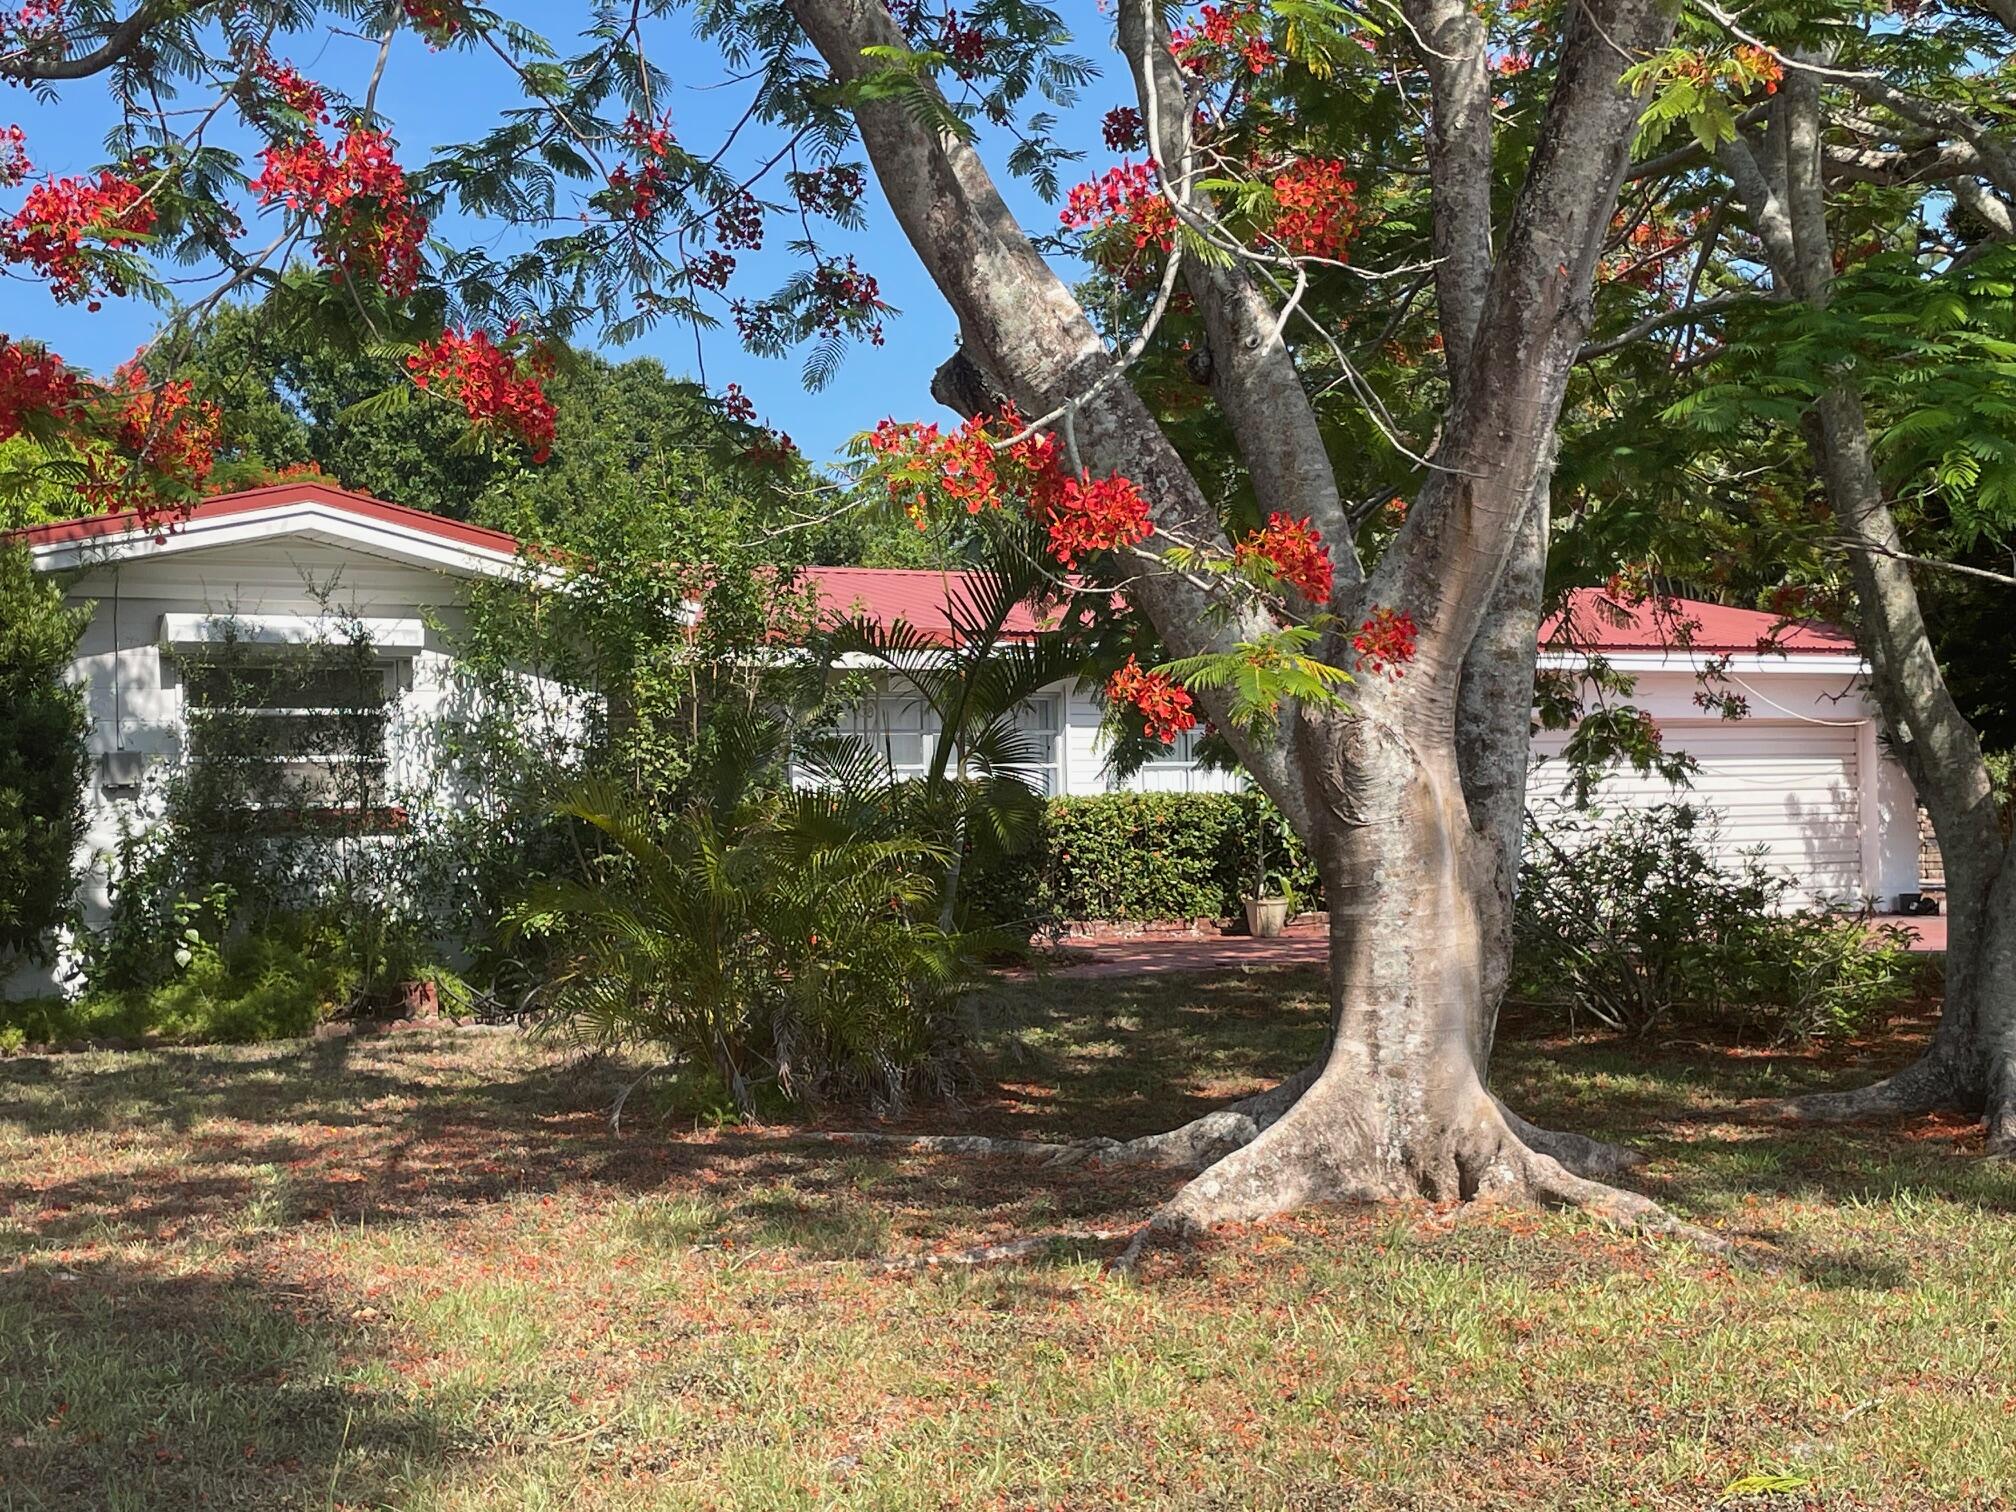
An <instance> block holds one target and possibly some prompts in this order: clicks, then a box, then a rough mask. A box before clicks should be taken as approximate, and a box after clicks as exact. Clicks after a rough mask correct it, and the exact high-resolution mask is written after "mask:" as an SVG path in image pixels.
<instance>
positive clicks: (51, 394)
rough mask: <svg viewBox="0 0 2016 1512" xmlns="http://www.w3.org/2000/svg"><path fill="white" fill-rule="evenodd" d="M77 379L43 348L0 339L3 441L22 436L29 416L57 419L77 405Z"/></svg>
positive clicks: (0, 401) (0, 436)
mask: <svg viewBox="0 0 2016 1512" xmlns="http://www.w3.org/2000/svg"><path fill="white" fill-rule="evenodd" d="M78 391H79V384H78V382H77V376H76V375H75V374H74V373H72V372H71V371H70V370H69V369H68V368H67V367H65V366H64V365H63V359H62V358H61V357H58V356H57V355H56V354H55V353H54V352H50V351H47V350H45V349H44V348H42V347H24V346H22V345H20V344H19V343H18V342H13V341H9V340H7V338H6V337H4V336H0V441H8V440H11V439H13V438H14V437H15V436H18V435H20V434H21V432H22V430H23V429H25V428H26V425H27V421H28V417H29V416H30V415H54V414H58V413H60V412H62V411H64V410H67V409H69V408H70V407H71V405H73V404H75V403H76V402H77V397H78Z"/></svg>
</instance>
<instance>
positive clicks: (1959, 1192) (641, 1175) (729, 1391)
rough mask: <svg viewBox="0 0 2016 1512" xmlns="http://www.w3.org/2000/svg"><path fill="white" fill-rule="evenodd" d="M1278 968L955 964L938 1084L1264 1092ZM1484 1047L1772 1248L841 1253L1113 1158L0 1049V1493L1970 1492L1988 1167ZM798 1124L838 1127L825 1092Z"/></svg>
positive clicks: (1238, 1495)
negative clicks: (967, 1060) (985, 987)
mask: <svg viewBox="0 0 2016 1512" xmlns="http://www.w3.org/2000/svg"><path fill="white" fill-rule="evenodd" d="M1314 986H1315V984H1314V982H1313V981H1312V980H1311V979H1309V978H1307V977H1304V976H1298V975H1294V974H1278V973H1277V974H1270V973H1254V974H1250V975H1231V976H1226V977H1222V978H1218V979H1215V980H1208V981H1206V980H1184V979H1173V980H1172V979H1168V978H1164V979H1159V980H1154V981H1150V982H1114V981H1100V982H1077V981H1072V980H1070V979H1065V978H1059V979H1055V980H1051V981H1047V982H1022V983H1017V984H1014V985H1010V986H1004V987H1002V988H1000V989H998V990H996V991H994V992H993V993H991V994H990V995H989V996H988V998H987V999H986V1001H984V1002H983V1003H981V1004H979V1005H978V1009H979V1013H978V1017H979V1021H980V1022H981V1023H982V1025H983V1026H984V1032H985V1043H984V1050H983V1053H982V1055H981V1057H980V1059H979V1063H978V1065H977V1066H976V1076H975V1081H974V1084H973V1086H972V1088H971V1089H970V1091H969V1093H968V1095H967V1097H966V1099H965V1105H964V1107H963V1108H962V1109H960V1110H956V1111H951V1112H948V1111H947V1110H943V1109H919V1110H916V1111H915V1113H914V1114H913V1116H912V1118H911V1119H910V1120H909V1122H908V1124H907V1125H906V1126H907V1127H914V1128H926V1127H956V1128H959V1129H963V1130H971V1131H984V1132H995V1133H1004V1134H1016V1135H1020V1136H1025V1137H1056V1136H1069V1135H1074V1134H1088V1133H1107V1134H1120V1135H1125V1134H1129V1133H1137V1132H1141V1131H1143V1130H1145V1129H1152V1128H1156V1127H1161V1126H1164V1125H1166V1124H1169V1123H1172V1122H1175V1121H1177V1120H1179V1119H1181V1118H1184V1117H1187V1116H1191V1115H1192V1114H1194V1113H1196V1112H1199V1111H1202V1110H1203V1109H1205V1108H1208V1107H1209V1106H1211V1105H1212V1104H1213V1103H1214V1102H1215V1101H1217V1100H1219V1099H1221V1098H1223V1097H1225V1096H1227V1095H1231V1094H1236V1093H1237V1092H1239V1091H1242V1090H1247V1089H1250V1088H1252V1087H1254V1086H1257V1085H1259V1084H1261V1083H1263V1082H1264V1081H1265V1080H1266V1079H1268V1078H1269V1077H1272V1076H1275V1075H1278V1074H1280V1073H1282V1072H1283V1071H1286V1070H1289V1069H1292V1068H1293V1067H1294V1066H1295V1065H1296V1064H1297V1063H1298V1062H1299V1060H1300V1059H1301V1058H1302V1057H1304V1056H1306V1055H1307V1054H1308V1053H1309V1052H1310V1050H1311V1047H1312V1046H1313V1045H1314V1044H1315V1043H1316V1042H1317V1041H1318V1040H1319V1039H1320V1036H1321V1032H1322V1020H1323V1012H1322V1007H1321V1003H1320V1001H1319V1000H1318V998H1317V997H1316V995H1315V993H1314V991H1313V990H1312V989H1313V988H1314ZM1908 1048H1909V1046H1908V1043H1907V1042H1906V1040H1905V1038H1904V1037H1902V1036H1896V1037H1892V1038H1891V1039H1889V1040H1886V1041H1881V1042H1876V1043H1871V1044H1868V1045H1864V1046H1859V1047H1855V1048H1854V1049H1853V1050H1852V1051H1851V1052H1848V1056H1847V1058H1848V1059H1851V1060H1852V1061H1854V1062H1855V1065H1854V1067H1853V1068H1844V1067H1841V1066H1838V1065H1837V1066H1834V1067H1830V1066H1828V1065H1827V1064H1826V1063H1825V1062H1824V1061H1823V1060H1821V1059H1819V1058H1816V1057H1813V1056H1806V1055H1787V1054H1769V1053H1761V1052H1759V1051H1757V1050H1755V1049H1750V1050H1744V1051H1742V1052H1740V1053H1731V1052H1728V1051H1726V1050H1723V1049H1721V1048H1718V1047H1716V1046H1713V1045H1701V1044H1686V1045H1667V1046H1663V1047H1662V1046H1659V1045H1650V1046H1630V1045H1618V1044H1616V1043H1612V1042H1604V1041H1597V1040H1591V1039H1586V1038H1574V1037H1568V1036H1558V1035H1557V1036H1552V1037H1542V1036H1541V1035H1540V1034H1539V1033H1538V1032H1537V1031H1536V1030H1535V1028H1534V1026H1531V1025H1524V1024H1521V1023H1519V1022H1518V1021H1517V1020H1516V1019H1515V1020H1514V1021H1513V1022H1512V1023H1510V1024H1509V1025H1508V1026H1507V1029H1506V1033H1505V1039H1504V1042H1503V1049H1502V1052H1501V1059H1502V1065H1501V1067H1500V1068H1499V1074H1498V1082H1499V1087H1500V1090H1501V1091H1502V1092H1503V1093H1504V1094H1505V1095H1506V1096H1507V1097H1508V1098H1510V1099H1511V1100H1512V1101H1514V1102H1515V1103H1517V1104H1518V1105H1519V1106H1521V1107H1522V1108H1524V1109H1525V1110H1527V1111H1528V1112H1529V1113H1531V1114H1533V1115H1534V1116H1535V1117H1537V1118H1540V1119H1542V1120H1543V1121H1552V1122H1555V1123H1557V1124H1560V1125H1562V1126H1567V1127H1576V1128H1582V1129H1585V1130H1588V1131H1590V1132H1596V1133H1600V1134H1604V1135H1606V1136H1609V1137H1614V1138H1622V1139H1626V1140H1628V1141H1630V1142H1632V1143H1634V1144H1636V1145H1638V1146H1639V1147H1641V1148H1643V1149H1645V1150H1646V1151H1647V1152H1648V1153H1649V1154H1650V1155H1651V1157H1652V1160H1651V1163H1650V1165H1649V1166H1648V1167H1647V1168H1646V1169H1645V1170H1644V1171H1643V1172H1642V1173H1641V1178H1640V1179H1641V1182H1642V1185H1643V1186H1644V1187H1645V1189H1646V1190H1648V1191H1651V1192H1653V1193H1654V1194H1655V1195H1657V1196H1658V1197H1659V1198H1660V1199H1661V1200H1662V1201H1665V1202H1667V1203H1669V1204H1671V1205H1672V1206H1674V1207H1675V1208H1677V1209H1680V1210H1682V1211H1683V1212H1685V1213H1687V1214H1688V1215H1689V1216H1691V1217H1694V1218H1696V1219H1697V1220H1700V1221H1705V1222H1707V1223H1710V1224H1713V1225H1716V1226H1718V1227H1721V1228H1722V1229H1724V1230H1725V1231H1727V1232H1730V1233H1732V1234H1734V1235H1736V1236H1737V1237H1738V1238H1739V1239H1740V1240H1741V1241H1742V1242H1743V1244H1744V1245H1745V1247H1746V1248H1748V1249H1749V1250H1751V1251H1752V1252H1753V1253H1755V1254H1757V1255H1758V1256H1760V1257H1762V1258H1764V1259H1765V1260H1766V1261H1767V1262H1768V1264H1767V1265H1766V1266H1763V1267H1760V1268H1756V1269H1732V1268H1730V1267H1729V1266H1727V1265H1725V1264H1722V1263H1719V1262H1716V1261H1714V1260H1711V1259H1708V1258H1706V1257H1704V1256H1702V1255H1700V1254H1698V1253H1696V1252H1693V1251H1690V1250H1686V1249H1678V1248H1673V1247H1669V1246H1663V1245H1652V1244H1646V1243H1641V1242H1638V1241H1635V1240H1630V1239H1625V1238H1620V1237H1618V1236H1615V1235H1611V1234H1607V1233H1604V1232H1602V1231H1599V1230H1597V1229H1594V1228H1592V1227H1591V1226H1590V1225H1588V1224H1587V1223H1586V1222H1584V1221H1582V1220H1580V1219H1576V1218H1572V1217H1566V1216H1543V1215H1536V1214H1530V1213H1519V1212H1507V1213H1498V1214H1492V1215H1479V1214H1474V1213H1456V1212H1444V1213H1437V1212H1432V1211H1429V1210H1426V1209H1419V1208H1405V1209H1403V1208H1396V1209H1357V1210H1350V1209H1328V1210H1318V1211H1313V1212H1309V1213H1305V1214H1302V1215H1299V1216H1298V1217H1296V1218H1294V1219H1292V1220H1288V1221H1284V1222H1280V1223H1275V1224H1268V1225H1260V1226H1256V1227H1253V1228H1249V1229H1245V1230H1241V1231H1237V1232H1233V1233H1228V1234H1225V1235H1223V1236H1221V1237H1220V1238H1218V1239H1217V1240H1215V1241H1213V1242H1212V1243H1211V1244H1209V1245H1207V1246H1205V1247H1204V1248H1202V1249H1201V1250H1199V1251H1197V1252H1195V1253H1193V1254H1191V1255H1188V1256H1183V1257H1177V1256H1169V1257H1162V1258H1160V1259H1158V1261H1157V1263H1156V1266H1155V1269H1154V1270H1153V1271H1152V1273H1151V1274H1150V1275H1149V1276H1148V1278H1147V1279H1146V1280H1145V1282H1143V1283H1142V1284H1125V1283H1121V1282H1118V1281H1115V1280H1113V1279H1111V1278H1109V1277H1107V1276H1106V1275H1104V1274H1103V1273H1102V1271H1101V1269H1100V1262H1101V1261H1102V1259H1103V1258H1105V1254H1106V1253H1107V1251H1106V1250H1104V1249H1101V1248H1099V1247H1098V1246H1087V1245H1084V1244H1081V1243H1076V1242H1069V1241H1067V1242H1063V1243H1060V1244H1059V1245H1058V1246H1056V1248H1055V1249H1054V1250H1053V1251H1052V1252H1051V1254H1050V1255H1048V1256H1047V1257H1044V1258H1040V1259H1038V1260H1036V1261H1034V1262H1032V1263H1030V1264H1026V1265H1022V1266H1017V1267H1013V1268H1003V1269H994V1270H978V1271H975V1270H958V1271H952V1272H930V1273H924V1274H896V1273H891V1272H889V1271H887V1270H884V1269H881V1268H878V1267H877V1266H875V1265H874V1264H873V1263H872V1257H875V1256H878V1255H882V1254H887V1253H903V1252H916V1251H919V1250H944V1249H951V1248H956V1247H960V1246H964V1245H969V1244H973V1243H976V1242H980V1241H983V1240H992V1239H998V1238H1003V1237H1008V1236H1011V1235H1018V1234H1023V1233H1030V1232H1046V1231H1051V1230H1055V1231H1059V1232H1063V1231H1069V1230H1076V1229H1085V1228H1110V1227H1124V1226H1125V1225H1126V1224H1128V1223H1129V1222H1130V1221H1132V1220H1134V1219H1137V1218H1139V1217H1140V1216H1141V1215H1142V1214H1143V1213H1145V1212H1146V1211H1147V1210H1148V1209H1149V1208H1150V1207H1151V1206H1152V1205H1153V1203H1154V1202H1155V1200H1156V1199H1157V1198H1158V1197H1159V1196H1161V1195H1163V1194H1164V1193H1165V1192H1166V1191H1167V1190H1169V1189H1170V1185H1171V1181H1172V1178H1170V1177H1168V1176H1166V1175H1164V1174H1161V1173H1146V1174H1144V1173H1112V1172H1102V1171H1099V1170H1097V1169H1075V1170H1067V1171H1056V1170H1049V1169H1043V1168H1039V1167H1035V1166H1031V1165H1025V1164H1021V1163H1018V1162H1013V1161H998V1160H991V1161H990V1160H974V1159H950V1158H936V1157H928V1158H927V1157H923V1156H913V1155H908V1154H903V1153H895V1152H888V1151H885V1150H882V1149H877V1148H864V1147H862V1146H858V1145H857V1146H852V1147H850V1146H847V1145H843V1144H836V1143H832V1142H830V1141H823V1140H815V1139H809V1138H806V1137H804V1135H803V1133H802V1131H800V1130H798V1129H795V1128H790V1127H769V1128H762V1129H755V1130H732V1129H731V1130H717V1129H714V1128H712V1127H711V1126H709V1125H707V1124H706V1123H705V1121H704V1120H696V1117H695V1115H694V1112H693V1110H691V1109H690V1108H682V1107H680V1106H678V1105H676V1104H668V1103H666V1102H664V1101H660V1102H658V1103H656V1104H651V1103H649V1102H648V1101H647V1100H646V1095H645V1094H643V1093H640V1094H639V1097H638V1099H636V1100H633V1103H632V1108H631V1118H630V1119H628V1120H626V1129H625V1133H624V1135H623V1137H622V1138H620V1139H618V1138H616V1137H614V1136H612V1135H611V1133H610V1132H609V1130H608V1128H607V1125H606V1121H605V1120H604V1119H603V1118H602V1117H601V1115H600V1110H601V1109H602V1108H603V1107H605V1106H606V1104H607V1102H608V1100H609V1098H610V1097H611V1096H612V1095H613V1092H614V1090H615V1089H616V1088H617V1087H618V1086H620V1085H622V1083H623V1082H624V1081H625V1080H626V1079H627V1077H628V1075H629V1074H632V1073H631V1068H627V1067H624V1066H620V1065H612V1064H608V1063H602V1064H597V1065H591V1066H586V1067H582V1066H575V1065H572V1064H570V1063H569V1062H568V1060H567V1059H566V1058H565V1057H564V1056H562V1055H560V1054H558V1053H557V1052H554V1051H552V1050H549V1049H546V1048H544V1047H541V1046H538V1045H534V1044H528V1043H526V1042H524V1041H522V1040H519V1039H517V1038H514V1037H510V1036H502V1035H488V1034H452V1033H442V1034H430V1035H396V1036H388V1037H384V1038H376V1039H359V1040H350V1041H334V1042H323V1043H314V1044H292V1045H285V1046H267V1047H259V1048H252V1049H233V1050H215V1051H173V1052H159V1053H145V1054H140V1053H134V1054H122V1055H112V1054H105V1055H89V1056H77V1057H70V1058H64V1059H29V1060H15V1061H9V1062H0V1508H16V1507H20V1508H28V1507H45V1506H47V1507H78V1508H87V1507H88V1508H100V1507H105V1508H128V1507H130V1508H149V1509H152V1508H161V1507H187V1506H197V1505H204V1506H212V1507H244V1508H266V1507H295V1506H298V1507H329V1506H339V1507H359V1508H367V1507H368V1508H376V1507H398V1508H421V1509H433V1508H441V1509H447V1508H469V1509H475V1508H483V1509H505V1508H510V1509H518V1508H539V1507H552V1508H562V1507H565V1508H570V1509H573V1508H591V1509H602V1508H654V1509H655V1508H688V1507H691V1508H703V1507H723V1508H745V1507H746V1508H773V1507H774V1508H799V1507H804V1508H818V1507H838V1506H845V1507H849V1508H854V1507H862V1508H891V1509H895V1508H936V1507H943V1506H1004V1507H1029V1506H1035V1507H1072V1508H1105V1507H1111V1506H1116V1505H1121V1504H1122V1503H1123V1501H1124V1503H1125V1504H1127V1505H1146V1506H1172V1507H1173V1506H1181V1507H1199V1508H1204V1507H1210V1508H1226V1509H1238V1508H1249V1507H1306V1508H1331V1507H1374V1508H1467V1507H1499V1506H1517V1507H1562V1508H1586V1509H1591V1512H1594V1509H1610V1508H1617V1507H1632V1506H1637V1507H1656V1508H1702V1507H1709V1506H1714V1505H1717V1504H1718V1503H1719V1502H1720V1500H1721V1498H1722V1497H1723V1494H1724V1492H1725V1491H1727V1492H1728V1493H1729V1495H1730V1497H1731V1498H1732V1500H1731V1501H1730V1502H1729V1503H1728V1504H1729V1505H1735V1506H1742V1507H1753V1508H1773V1509H1784V1508H1794V1507H1807V1506H1813V1507H1823V1508H1847V1507H1883V1508H1896V1509H1906V1508H1909V1509H1918V1508H1949V1507H1972V1506H1983V1507H1986V1506H2003V1505H2008V1504H2009V1498H2010V1497H2011V1495H2012V1492H2016V1358H2012V1353H2011V1350H2010V1347H2009V1344H2008V1338H2009V1335H2010V1332H2011V1330H2012V1329H2016V1177H2012V1175H2011V1173H2010V1171H2009V1169H2008V1168H2007V1167H2006V1166H1998V1165H1995V1164H1991V1163H1988V1162H1985V1161H1984V1160H1983V1159H1982V1158H1981V1157H1980V1154H1979V1152H1978V1149H1977V1148H1976V1141H1975V1139H1974V1136H1973V1135H1972V1134H1971V1132H1970V1131H1969V1129H1968V1128H1967V1126H1966V1125H1965V1123H1964V1122H1963V1121H1960V1120H1939V1119H1928V1120H1922V1121H1919V1122H1917V1123H1914V1124H1913V1125H1911V1126H1909V1127H1906V1128H1902V1129H1898V1128H1888V1129H1851V1130H1819V1131H1807V1130H1801V1131H1792V1130H1787V1129H1784V1128H1781V1127H1778V1126H1775V1125H1771V1124H1768V1123H1762V1122H1758V1121H1756V1120H1755V1119H1754V1118H1752V1117H1751V1116H1750V1115H1748V1114H1747V1113H1746V1111H1745V1110H1744V1108H1743V1106H1742V1102H1743V1099H1744V1098H1746V1097H1748V1096H1751V1095H1754V1094H1756V1093H1759V1092H1764V1091H1770V1092H1782V1091H1784V1090H1787V1089H1789V1088H1793V1087H1797V1086H1803V1085H1810V1084H1813V1083H1815V1082H1816V1081H1817V1080H1820V1079H1824V1078H1826V1077H1828V1076H1840V1075H1859V1074H1864V1073H1866V1072H1867V1071H1869V1070H1870V1069H1872V1068H1874V1067H1876V1066H1878V1065H1880V1064H1882V1063H1884V1062H1885V1061H1886V1060H1890V1059H1895V1058H1896V1057H1897V1056H1898V1055H1900V1054H1903V1053H1905V1052H1906V1051H1907V1050H1908ZM831 1120H832V1122H833V1124H834V1126H842V1125H845V1124H849V1123H852V1122H854V1120H852V1119H851V1118H848V1117H846V1116H845V1115H844V1114H842V1113H841V1112H839V1111H838V1110H836V1111H835V1112H834V1113H833V1114H832V1115H831Z"/></svg>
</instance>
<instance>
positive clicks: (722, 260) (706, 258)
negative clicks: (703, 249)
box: [686, 252, 735, 293]
mask: <svg viewBox="0 0 2016 1512" xmlns="http://www.w3.org/2000/svg"><path fill="white" fill-rule="evenodd" d="M686 276H687V277H688V278H690V279H692V280H693V287H694V288H696V289H713V290H715V291H716V292H717V293H718V292H719V291H720V290H722V289H725V288H727V287H728V280H729V279H731V278H733V277H734V276H735V258H734V257H733V255H732V254H730V253H727V252H708V253H706V254H704V255H703V256H700V257H695V258H690V259H688V260H687V263H686Z"/></svg>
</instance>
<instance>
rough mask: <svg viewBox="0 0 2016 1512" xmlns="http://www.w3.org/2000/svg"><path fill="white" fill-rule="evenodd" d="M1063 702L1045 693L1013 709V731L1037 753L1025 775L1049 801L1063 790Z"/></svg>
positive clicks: (1053, 695)
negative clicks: (1017, 731) (1031, 766)
mask: <svg viewBox="0 0 2016 1512" xmlns="http://www.w3.org/2000/svg"><path fill="white" fill-rule="evenodd" d="M1063 702H1064V701H1063V700H1062V699H1061V698H1058V697H1057V696H1056V695H1055V694H1052V693H1045V694H1042V695H1041V696H1039V697H1036V698H1032V699H1030V700H1028V701H1027V702H1026V703H1023V704H1020V705H1018V706H1017V707H1016V710H1015V728H1016V729H1017V730H1019V731H1020V732H1021V733H1022V734H1023V735H1024V736H1025V737H1026V738H1027V739H1028V741H1029V744H1030V745H1031V746H1032V747H1033V748H1034V749H1035V751H1036V753H1037V761H1036V763H1035V765H1034V768H1033V769H1032V770H1030V771H1029V772H1028V775H1029V777H1030V778H1031V779H1032V781H1031V785H1032V786H1033V787H1035V789H1036V790H1037V791H1038V792H1039V793H1042V794H1044V795H1045V796H1046V797H1050V798H1054V797H1056V796H1057V795H1058V794H1059V793H1061V792H1063V791H1064V763H1063V753H1064V738H1063V736H1064V732H1063V728H1062V726H1063V715H1062V709H1063Z"/></svg>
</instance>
